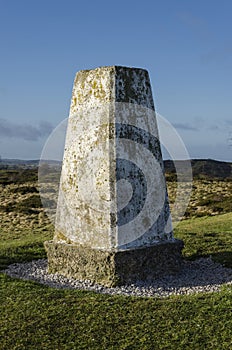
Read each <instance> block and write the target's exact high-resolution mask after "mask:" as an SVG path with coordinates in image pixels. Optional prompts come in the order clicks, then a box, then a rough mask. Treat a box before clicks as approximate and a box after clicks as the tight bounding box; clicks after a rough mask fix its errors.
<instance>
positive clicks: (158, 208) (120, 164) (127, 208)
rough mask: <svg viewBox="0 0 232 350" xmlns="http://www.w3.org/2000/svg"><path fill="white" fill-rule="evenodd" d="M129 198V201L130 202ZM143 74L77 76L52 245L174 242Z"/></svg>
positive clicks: (117, 70)
mask: <svg viewBox="0 0 232 350" xmlns="http://www.w3.org/2000/svg"><path fill="white" fill-rule="evenodd" d="M130 199H131V200H130ZM168 217H169V206H168V200H167V192H166V186H165V180H164V176H163V165H162V156H161V151H160V144H159V140H158V130H157V125H156V119H155V114H154V104H153V99H152V91H151V86H150V81H149V77H148V73H147V71H146V70H143V69H135V68H125V67H103V68H97V69H95V70H90V71H80V72H79V73H77V75H76V78H75V82H74V87H73V95H72V102H71V108H70V118H69V125H68V130H67V138H66V145H65V154H64V160H63V168H62V176H61V185H60V193H59V201H58V207H57V216H56V235H55V238H54V240H55V241H56V242H59V241H62V242H63V241H64V242H70V243H75V244H76V243H79V244H82V245H84V246H89V247H91V248H96V249H106V250H111V249H114V250H120V249H128V248H130V247H131V248H133V247H141V246H147V245H148V246H149V245H151V244H154V243H157V242H158V241H160V240H169V239H172V238H173V237H172V232H171V229H169V230H166V231H169V232H165V226H166V224H167V220H168Z"/></svg>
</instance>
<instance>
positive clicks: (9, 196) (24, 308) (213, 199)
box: [0, 169, 232, 350]
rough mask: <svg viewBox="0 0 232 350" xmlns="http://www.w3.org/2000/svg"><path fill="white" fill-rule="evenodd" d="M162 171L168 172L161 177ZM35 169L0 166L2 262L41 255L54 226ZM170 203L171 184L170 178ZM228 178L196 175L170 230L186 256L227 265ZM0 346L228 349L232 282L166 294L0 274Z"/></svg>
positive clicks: (10, 349) (231, 218) (230, 257)
mask: <svg viewBox="0 0 232 350" xmlns="http://www.w3.org/2000/svg"><path fill="white" fill-rule="evenodd" d="M167 178H168V176H167ZM36 181H37V171H36V169H30V170H26V169H24V170H22V169H21V170H17V169H15V170H11V171H10V172H9V170H6V169H2V170H0V219H1V220H0V221H1V226H0V269H3V268H5V267H6V266H7V265H9V264H11V263H14V262H22V261H30V260H33V259H38V258H44V257H46V254H45V251H44V248H43V242H44V241H45V240H48V239H51V238H52V236H53V226H52V225H51V223H50V221H49V219H48V218H47V216H46V214H45V213H44V211H43V208H42V205H41V201H40V197H39V193H38V188H37V182H36ZM168 188H169V196H170V201H171V203H172V202H173V199H174V194H175V184H174V182H173V181H168ZM231 193H232V191H231V181H229V180H228V179H227V180H222V179H208V178H207V179H206V178H203V179H195V180H194V188H193V193H192V197H191V200H190V204H189V207H188V209H187V213H186V217H185V220H183V221H182V222H180V223H179V225H178V226H177V227H176V229H175V236H176V237H178V238H181V239H183V240H184V242H185V248H184V251H183V254H184V256H185V257H186V258H187V259H196V258H198V257H201V256H212V258H213V259H214V260H215V261H218V262H220V263H222V264H223V265H225V266H228V267H232V249H231V247H232V210H231V202H232V201H231V199H232V198H231ZM0 288H1V292H0V324H1V326H0V338H1V339H0V349H1V350H16V349H17V350H24V349H25V350H38V349H41V350H42V349H48V350H49V349H51V350H55V349H58V350H63V349H64V350H65V349H70V350H74V349H99V350H100V349H107V350H108V349H115V350H118V349H151V350H153V349H175V350H176V349H183V350H184V349H194V350H195V349H202V350H203V349H223V350H224V349H231V348H232V317H231V310H232V286H227V287H223V288H222V290H221V292H219V293H209V294H206V293H200V294H197V295H191V296H175V297H169V298H167V299H158V298H157V299H155V298H136V297H124V296H109V295H108V296H107V295H100V294H95V293H92V292H82V291H71V290H56V289H52V288H49V287H46V286H42V285H39V284H38V283H33V282H26V281H22V280H17V279H13V278H10V277H7V276H5V275H4V274H2V273H0Z"/></svg>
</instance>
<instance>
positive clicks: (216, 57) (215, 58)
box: [200, 42, 232, 64]
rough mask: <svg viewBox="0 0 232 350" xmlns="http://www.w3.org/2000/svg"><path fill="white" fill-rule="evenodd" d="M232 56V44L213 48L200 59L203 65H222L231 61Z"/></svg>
mask: <svg viewBox="0 0 232 350" xmlns="http://www.w3.org/2000/svg"><path fill="white" fill-rule="evenodd" d="M231 56H232V43H231V42H230V43H227V44H224V46H221V47H217V48H213V49H212V50H211V51H208V52H206V53H204V54H202V55H201V57H200V59H201V62H202V63H207V64H208V63H221V62H224V61H226V60H227V59H231Z"/></svg>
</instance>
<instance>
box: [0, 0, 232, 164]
mask: <svg viewBox="0 0 232 350" xmlns="http://www.w3.org/2000/svg"><path fill="white" fill-rule="evenodd" d="M231 13H232V2H231V1H230V0H221V1H209V0H201V1H199V0H194V1H192V0H191V1H187V0H185V1H182V0H173V1H171V0H163V1H161V0H159V1H155V0H154V1H146V0H144V1H136V0H133V1H130V0H129V1H126V0H124V1H121V0H118V1H117V2H111V1H109V0H108V1H101V0H99V1H97V2H95V1H88V2H87V1H85V2H84V1H77V0H75V1H74V0H63V1H60V0H46V1H45V0H40V1H33V0H30V1H28V0H21V1H18V0H0V43H1V51H0V52H1V54H0V55H1V56H0V57H1V59H0V155H1V156H2V157H3V158H21V159H36V158H39V157H40V154H41V151H42V148H43V144H44V142H45V141H46V138H47V137H48V135H49V133H50V132H51V130H52V128H54V127H55V126H56V125H57V124H59V123H60V122H61V121H62V120H63V119H64V118H66V117H67V116H68V112H69V104H70V98H71V91H72V84H73V79H74V76H75V73H76V72H77V71H79V70H81V69H90V68H95V67H98V66H108V65H123V66H130V67H131V66H135V67H142V68H146V69H147V70H148V71H149V74H150V79H151V82H152V88H153V96H154V100H155V105H156V110H157V112H158V113H160V114H161V115H162V116H163V117H165V118H166V119H167V120H168V121H169V122H171V123H172V124H173V125H174V126H175V127H176V129H177V131H178V132H179V134H180V135H181V137H182V139H183V141H184V142H185V145H186V147H187V149H188V152H189V154H190V157H191V158H213V159H219V160H227V161H232V156H231V154H232V21H231Z"/></svg>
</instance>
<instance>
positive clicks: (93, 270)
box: [45, 240, 183, 287]
mask: <svg viewBox="0 0 232 350" xmlns="http://www.w3.org/2000/svg"><path fill="white" fill-rule="evenodd" d="M45 248H46V251H47V253H48V256H49V273H56V272H59V273H60V274H62V275H64V276H67V277H69V278H70V277H72V278H76V279H79V280H91V281H92V282H94V283H98V284H102V285H105V286H108V287H113V286H116V285H122V284H129V283H134V282H136V281H138V280H142V281H144V280H153V279H155V278H157V277H160V276H162V275H164V274H170V275H173V274H175V273H177V272H178V271H179V270H180V268H181V265H182V258H181V250H182V248H183V242H182V241H180V240H175V241H173V242H160V243H158V244H156V245H153V246H150V247H146V248H137V249H130V250H126V251H119V252H112V251H105V250H100V249H98V250H97V249H91V248H89V247H82V246H77V245H73V244H63V243H54V242H45Z"/></svg>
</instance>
